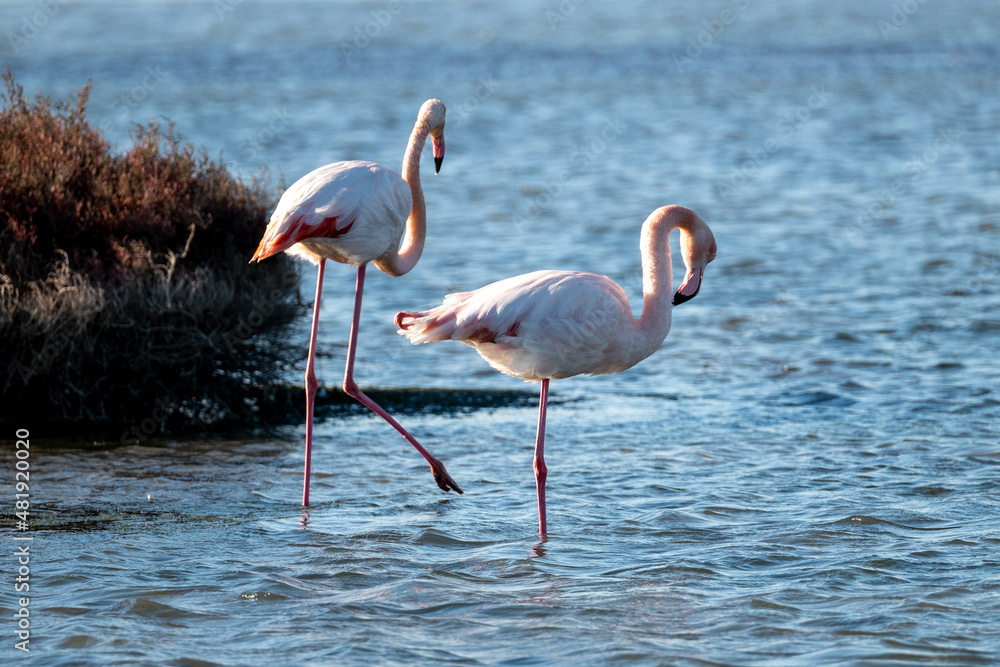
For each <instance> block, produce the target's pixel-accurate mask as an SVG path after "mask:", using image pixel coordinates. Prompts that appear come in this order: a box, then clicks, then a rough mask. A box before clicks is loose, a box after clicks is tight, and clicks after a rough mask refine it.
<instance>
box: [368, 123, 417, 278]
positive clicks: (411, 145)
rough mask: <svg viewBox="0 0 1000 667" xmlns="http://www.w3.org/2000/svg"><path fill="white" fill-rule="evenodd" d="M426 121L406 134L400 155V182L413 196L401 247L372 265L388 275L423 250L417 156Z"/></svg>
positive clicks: (403, 270)
mask: <svg viewBox="0 0 1000 667" xmlns="http://www.w3.org/2000/svg"><path fill="white" fill-rule="evenodd" d="M430 129H431V128H430V125H429V123H428V121H427V118H426V117H424V116H421V117H419V118H417V122H416V124H415V125H414V126H413V132H411V133H410V140H409V142H407V144H406V152H405V153H404V154H403V180H404V181H406V183H407V184H408V185H409V186H410V193H411V194H412V196H413V207H412V208H411V209H410V215H409V217H408V218H407V219H406V232H405V236H404V237H403V242H402V245H400V247H399V250H398V251H397V252H392V251H390V252H388V253H386V255H384V256H382V257H380V258H378V259H377V260H375V262H374V263H375V265H376V266H377V267H378V268H379V269H381V270H382V271H384V272H386V273H388V274H389V275H390V276H401V275H403V274H404V273H407V272H408V271H409V270H410V269H412V268H413V267H414V266H416V264H417V260H419V259H420V255H421V253H423V251H424V236H425V234H426V232H427V206H426V204H425V202H424V189H423V188H422V187H421V185H420V154H421V153H422V152H423V150H424V144H425V143H426V142H427V135H428V134H429V133H430Z"/></svg>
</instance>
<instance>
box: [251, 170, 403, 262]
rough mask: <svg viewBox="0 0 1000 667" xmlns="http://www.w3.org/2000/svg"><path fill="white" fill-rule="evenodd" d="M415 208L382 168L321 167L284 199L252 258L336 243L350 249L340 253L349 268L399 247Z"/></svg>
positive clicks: (399, 181)
mask: <svg viewBox="0 0 1000 667" xmlns="http://www.w3.org/2000/svg"><path fill="white" fill-rule="evenodd" d="M411 206H412V195H411V193H410V188H409V186H408V185H407V184H406V182H405V181H404V180H403V179H402V177H400V175H399V174H397V173H396V172H394V171H392V170H391V169H388V168H386V167H383V166H382V165H379V164H376V163H374V162H362V161H349V162H334V163H332V164H328V165H326V166H323V167H319V168H318V169H315V170H313V171H311V172H309V173H308V174H306V175H305V176H303V177H302V178H300V179H299V180H298V181H296V182H295V183H294V184H293V185H292V186H291V187H290V188H288V189H287V190H286V191H285V193H284V194H283V195H282V196H281V199H280V200H279V202H278V206H277V207H276V208H275V209H274V213H272V214H271V221H270V223H269V224H268V226H267V231H265V232H264V237H263V239H261V242H260V245H259V246H258V248H257V251H256V252H255V253H254V256H253V259H257V260H260V259H264V258H265V257H270V256H271V255H274V254H277V253H279V252H281V251H283V250H287V249H289V248H291V247H292V246H294V245H295V244H297V243H301V242H314V244H323V243H324V242H326V243H330V242H333V244H334V245H345V246H347V247H346V252H341V253H340V254H342V255H344V256H345V257H346V258H347V259H348V260H349V261H350V263H361V262H363V261H368V260H370V259H373V258H374V257H378V256H379V255H381V254H382V253H383V252H385V250H386V249H387V248H388V247H389V246H390V245H391V244H392V242H393V240H394V241H395V243H396V244H397V245H398V243H399V239H400V238H401V237H402V233H403V227H404V224H405V221H406V216H407V215H408V214H409V211H410V207H411ZM351 236H354V237H356V238H354V239H353V242H352V239H350V238H349V237H351ZM361 255H370V256H364V257H361ZM253 259H251V261H253Z"/></svg>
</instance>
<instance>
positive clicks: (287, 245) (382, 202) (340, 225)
mask: <svg viewBox="0 0 1000 667" xmlns="http://www.w3.org/2000/svg"><path fill="white" fill-rule="evenodd" d="M444 122H445V108H444V104H442V103H441V100H436V99H430V100H427V101H426V102H424V104H423V106H421V107H420V111H419V112H418V113H417V122H416V123H415V124H414V126H413V131H412V132H411V133H410V140H409V142H407V145H406V152H405V153H404V154H403V173H402V176H400V174H397V173H396V172H394V171H392V170H391V169H387V168H386V167H383V166H382V165H379V164H375V163H374V162H360V161H354V160H352V161H348V162H334V163H333V164H328V165H326V166H324V167H320V168H319V169H315V170H313V171H311V172H309V173H308V174H306V175H305V176H303V177H302V178H300V179H299V180H298V181H296V182H295V183H294V184H293V185H292V187H290V188H288V190H286V191H285V193H284V194H283V195H282V196H281V200H280V201H279V202H278V206H277V207H276V208H275V209H274V213H272V214H271V220H270V222H269V223H268V225H267V229H266V230H265V232H264V237H263V238H262V239H261V241H260V245H258V246H257V251H256V252H255V253H254V255H253V258H252V259H251V260H250V261H251V262H252V261H254V260H257V261H260V260H262V259H266V258H267V257H270V256H271V255H274V254H276V253H279V252H282V251H285V252H288V253H290V254H292V255H297V256H299V257H302V258H304V259H307V260H309V261H310V262H313V263H314V264H318V265H319V270H318V271H317V276H316V300H315V301H314V302H313V319H312V329H311V332H310V335H309V357H308V360H307V361H306V451H305V470H304V472H303V482H302V504H303V505H304V506H308V505H309V475H310V466H311V461H312V431H313V410H314V407H315V401H316V388H317V386H318V383H317V380H316V332H317V330H318V327H319V304H320V297H321V296H322V293H323V272H324V267H325V266H326V260H328V259H330V260H333V261H335V262H340V263H341V264H349V265H351V266H355V267H357V270H358V278H357V282H356V283H355V289H354V318H353V320H352V321H351V333H350V337H349V338H348V343H347V366H346V368H345V370H344V392H346V393H347V394H348V395H349V396H352V397H353V398H355V399H357V400H358V401H359V402H361V403H362V404H363V405H365V406H367V407H368V408H369V409H370V410H372V412H374V413H375V414H377V415H379V416H380V417H382V418H383V419H385V420H386V421H387V422H388V423H389V424H390V425H391V426H392V427H393V428H394V429H396V430H397V431H398V432H399V434H400V435H402V436H403V438H405V439H406V441H407V442H409V443H410V444H411V445H413V447H414V448H415V449H416V450H417V451H418V452H419V453H420V455H421V456H423V457H424V459H425V460H426V461H427V462H428V463H429V464H430V466H431V472H432V473H433V475H434V479H435V480H436V481H437V484H438V486H439V487H440V488H441V489H442V490H444V491H448V490H455V491H457V492H459V493H461V492H462V490H461V489H460V488H458V485H457V484H455V481H454V480H453V479H452V478H451V476H450V475H448V472H447V471H446V470H445V467H444V465H443V464H442V463H441V462H440V461H438V460H437V459H435V458H434V457H433V456H431V455H430V453H429V452H428V451H427V450H426V449H424V447H423V446H422V445H421V444H420V443H419V442H417V440H416V439H415V438H414V437H413V436H412V435H410V433H409V432H407V430H406V429H404V428H403V427H402V426H400V425H399V423H398V422H397V421H396V420H395V419H393V418H392V416H390V415H389V413H387V412H386V411H385V410H384V409H382V408H381V407H380V406H379V405H378V404H377V403H375V401H373V400H371V399H370V398H368V396H366V395H365V394H364V392H362V391H361V389H360V388H359V387H358V385H357V383H356V382H355V381H354V358H355V353H356V351H357V343H358V323H359V321H360V314H361V295H362V293H363V291H364V284H365V271H366V268H367V266H368V262H372V263H373V264H375V266H376V267H378V268H379V269H381V270H382V271H384V272H385V273H388V274H389V275H392V276H401V275H403V274H404V273H406V272H407V271H409V270H410V269H412V268H413V267H414V266H415V265H416V263H417V261H418V260H419V259H420V254H421V253H422V252H423V248H424V237H425V234H426V222H427V219H426V218H427V210H426V206H425V202H424V193H423V189H422V188H421V186H420V154H421V151H422V150H423V148H424V144H425V143H426V141H427V138H428V137H430V139H431V146H432V150H433V153H434V171H435V172H437V171H438V170H439V169H440V168H441V162H442V161H443V160H444ZM404 234H405V236H404Z"/></svg>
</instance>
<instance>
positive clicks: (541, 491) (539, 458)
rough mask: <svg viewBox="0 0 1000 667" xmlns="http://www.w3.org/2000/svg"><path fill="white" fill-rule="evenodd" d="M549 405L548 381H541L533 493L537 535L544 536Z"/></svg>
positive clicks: (547, 472)
mask: <svg viewBox="0 0 1000 667" xmlns="http://www.w3.org/2000/svg"><path fill="white" fill-rule="evenodd" d="M548 403H549V380H548V378H546V379H544V380H542V390H541V392H540V394H539V396H538V433H537V435H536V436H535V491H536V493H537V494H538V534H539V535H544V534H545V533H546V532H547V530H546V522H545V478H546V477H548V474H549V471H548V468H546V467H545V412H546V410H547V407H548Z"/></svg>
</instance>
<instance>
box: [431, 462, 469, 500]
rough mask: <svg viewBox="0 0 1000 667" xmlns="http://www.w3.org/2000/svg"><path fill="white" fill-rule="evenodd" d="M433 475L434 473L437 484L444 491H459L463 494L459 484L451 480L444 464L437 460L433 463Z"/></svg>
mask: <svg viewBox="0 0 1000 667" xmlns="http://www.w3.org/2000/svg"><path fill="white" fill-rule="evenodd" d="M431 473H433V475H434V481H435V482H437V485H438V486H439V487H441V490H442V491H458V492H459V493H462V489H460V488H458V484H456V483H455V480H453V479H452V478H451V475H449V474H448V471H447V470H445V469H444V464H443V463H441V462H440V461H438V460H437V459H434V460H433V461H432V462H431Z"/></svg>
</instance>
